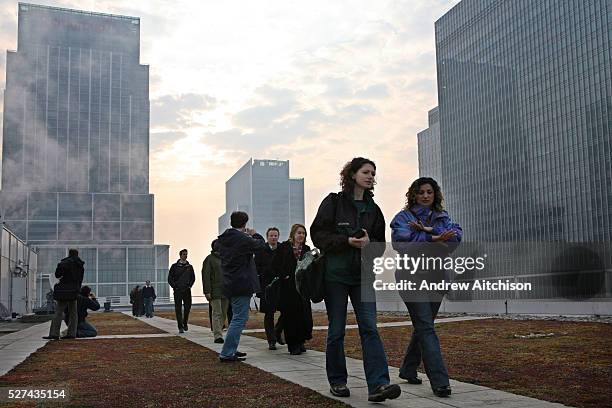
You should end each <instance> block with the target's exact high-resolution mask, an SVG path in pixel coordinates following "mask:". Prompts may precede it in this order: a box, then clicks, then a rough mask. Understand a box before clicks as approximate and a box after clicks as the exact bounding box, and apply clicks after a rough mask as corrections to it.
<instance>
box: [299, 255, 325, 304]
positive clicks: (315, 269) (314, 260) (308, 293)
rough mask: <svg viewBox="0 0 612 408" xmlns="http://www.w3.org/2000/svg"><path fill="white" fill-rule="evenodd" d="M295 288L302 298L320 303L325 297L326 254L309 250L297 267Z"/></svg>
mask: <svg viewBox="0 0 612 408" xmlns="http://www.w3.org/2000/svg"><path fill="white" fill-rule="evenodd" d="M295 290H296V291H297V292H298V293H299V294H300V296H301V297H302V299H304V300H308V301H311V302H313V303H319V302H321V301H322V300H323V298H324V297H325V255H324V254H323V253H322V252H321V251H319V250H318V249H317V248H315V249H313V250H311V251H308V252H307V253H305V254H304V257H303V258H302V259H301V260H299V261H298V263H297V265H296V267H295Z"/></svg>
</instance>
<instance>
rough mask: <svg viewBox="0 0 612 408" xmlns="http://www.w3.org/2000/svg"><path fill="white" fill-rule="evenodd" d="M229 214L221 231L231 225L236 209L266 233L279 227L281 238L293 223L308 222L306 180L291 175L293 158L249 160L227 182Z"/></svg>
mask: <svg viewBox="0 0 612 408" xmlns="http://www.w3.org/2000/svg"><path fill="white" fill-rule="evenodd" d="M225 209H226V211H225V214H223V215H222V216H221V217H219V233H222V232H223V231H224V230H225V229H227V228H229V227H230V215H231V213H232V212H234V211H244V212H246V213H247V214H249V224H248V225H249V226H250V227H251V228H254V229H255V230H256V231H257V232H259V233H261V234H262V235H265V232H266V230H267V229H268V228H269V227H271V226H275V227H277V228H278V229H280V233H281V234H280V236H281V239H287V238H288V237H289V230H290V228H291V225H293V224H296V223H298V224H304V179H294V178H289V161H288V160H286V161H280V160H252V159H249V161H247V162H246V163H245V164H244V166H242V167H241V168H240V169H239V170H238V171H237V172H236V173H235V174H234V175H233V176H232V177H231V178H230V179H229V180H228V181H227V182H226V183H225Z"/></svg>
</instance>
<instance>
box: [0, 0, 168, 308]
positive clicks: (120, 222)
mask: <svg viewBox="0 0 612 408" xmlns="http://www.w3.org/2000/svg"><path fill="white" fill-rule="evenodd" d="M18 7H19V15H18V48H17V50H16V51H9V52H8V53H7V70H6V91H5V104H4V123H3V134H4V139H3V153H2V191H1V201H2V216H3V219H4V221H5V222H6V223H7V224H8V225H9V226H10V227H11V229H12V230H13V231H15V233H16V234H17V235H18V236H20V237H22V238H23V239H24V240H25V241H26V242H28V243H29V244H32V245H35V246H36V247H38V249H39V264H38V266H39V271H40V272H41V273H50V274H52V272H53V271H54V269H55V266H56V265H57V262H58V261H59V260H60V259H61V258H63V257H64V256H66V254H67V249H68V248H70V247H76V248H78V249H79V250H80V253H81V256H82V258H83V259H84V260H85V262H86V279H85V283H86V284H88V285H90V286H92V288H93V290H94V291H95V292H96V293H97V294H98V296H114V297H122V298H121V299H120V300H117V301H122V302H123V301H125V300H126V299H127V296H128V293H129V289H130V288H131V287H132V286H133V285H136V284H142V283H143V281H144V280H145V279H150V280H151V281H152V282H155V285H156V289H157V292H158V294H159V296H161V297H162V298H163V297H166V296H168V285H167V283H166V274H167V268H168V246H167V245H154V244H153V219H154V197H153V195H152V194H149V174H148V173H149V69H148V66H146V65H141V64H140V61H139V59H140V20H139V19H138V18H136V17H127V16H117V15H108V14H101V13H92V12H84V11H77V10H68V9H62V8H56V7H47V6H39V5H33V4H26V3H19V6H18ZM161 271H164V272H163V273H162V272H161Z"/></svg>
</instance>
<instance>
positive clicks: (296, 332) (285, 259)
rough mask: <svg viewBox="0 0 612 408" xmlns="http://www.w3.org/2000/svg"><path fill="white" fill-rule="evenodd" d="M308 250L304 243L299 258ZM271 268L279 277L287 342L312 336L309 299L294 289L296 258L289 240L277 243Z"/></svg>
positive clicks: (296, 341)
mask: <svg viewBox="0 0 612 408" xmlns="http://www.w3.org/2000/svg"><path fill="white" fill-rule="evenodd" d="M308 251H310V247H309V246H308V245H304V247H303V248H302V253H301V255H300V259H302V258H303V257H304V254H305V253H306V252H308ZM276 252H277V253H276V255H274V262H273V264H272V268H273V270H274V272H275V274H276V276H278V277H279V278H280V279H281V281H280V282H281V290H280V300H279V304H278V308H279V310H280V311H281V312H282V313H283V326H284V331H285V340H286V341H287V344H290V345H296V344H300V343H303V342H304V341H306V340H310V339H311V338H312V325H313V323H312V310H311V306H310V301H307V300H304V299H302V297H301V296H300V294H299V293H298V292H297V290H296V289H295V267H296V265H297V260H296V259H295V255H294V253H293V245H292V243H291V241H285V242H283V243H282V244H279V246H278V249H277V250H276Z"/></svg>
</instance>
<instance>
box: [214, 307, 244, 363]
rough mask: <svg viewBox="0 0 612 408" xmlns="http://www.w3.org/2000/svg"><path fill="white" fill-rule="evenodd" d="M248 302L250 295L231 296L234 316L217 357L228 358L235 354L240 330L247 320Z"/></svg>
mask: <svg viewBox="0 0 612 408" xmlns="http://www.w3.org/2000/svg"><path fill="white" fill-rule="evenodd" d="M250 304H251V297H250V296H236V297H232V300H231V305H232V313H233V314H234V316H233V317H232V321H231V322H230V325H229V327H228V328H227V333H226V334H225V343H223V348H222V349H221V353H220V354H219V357H221V358H229V357H232V356H233V355H234V354H236V350H238V343H240V335H241V334H242V330H243V329H244V326H246V323H247V321H248V320H249V305H250Z"/></svg>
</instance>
